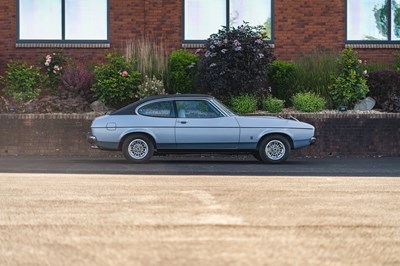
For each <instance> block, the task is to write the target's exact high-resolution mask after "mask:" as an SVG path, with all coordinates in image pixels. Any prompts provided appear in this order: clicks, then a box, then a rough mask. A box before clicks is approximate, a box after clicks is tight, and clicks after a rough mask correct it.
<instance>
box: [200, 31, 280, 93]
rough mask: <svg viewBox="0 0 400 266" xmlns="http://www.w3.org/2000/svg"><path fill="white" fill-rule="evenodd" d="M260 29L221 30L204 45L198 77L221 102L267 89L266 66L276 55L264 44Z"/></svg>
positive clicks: (263, 35)
mask: <svg viewBox="0 0 400 266" xmlns="http://www.w3.org/2000/svg"><path fill="white" fill-rule="evenodd" d="M265 37H266V36H265V31H264V29H263V27H262V26H259V27H252V26H249V25H248V24H244V25H242V26H238V27H237V28H235V27H232V28H227V27H223V28H222V29H221V30H219V31H218V33H216V34H212V35H211V36H210V38H208V39H207V41H206V43H205V53H204V56H203V57H202V59H201V61H200V77H201V81H202V82H203V85H204V86H205V88H206V89H208V90H210V91H211V92H212V93H213V95H215V96H217V97H219V98H221V99H229V98H231V97H232V96H238V95H242V94H244V93H251V94H254V95H256V94H257V93H259V92H261V91H262V90H263V89H266V87H267V85H266V83H267V81H268V75H267V71H266V66H267V65H268V64H270V63H271V62H272V61H273V60H274V59H275V56H274V55H273V52H272V49H271V47H270V46H269V45H268V44H267V43H266V42H265V41H264V39H265Z"/></svg>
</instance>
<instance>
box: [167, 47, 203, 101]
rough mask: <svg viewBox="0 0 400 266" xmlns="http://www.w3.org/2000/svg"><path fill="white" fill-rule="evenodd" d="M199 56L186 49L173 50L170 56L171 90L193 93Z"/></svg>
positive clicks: (169, 85) (169, 86) (169, 78)
mask: <svg viewBox="0 0 400 266" xmlns="http://www.w3.org/2000/svg"><path fill="white" fill-rule="evenodd" d="M198 62H199V57H198V56H197V55H195V54H193V53H190V52H188V51H185V50H178V51H173V52H172V53H171V54H170V56H169V58H168V89H169V91H170V92H179V93H191V92H192V91H193V87H194V84H193V83H194V80H195V78H196V75H197V74H198V73H197V64H198Z"/></svg>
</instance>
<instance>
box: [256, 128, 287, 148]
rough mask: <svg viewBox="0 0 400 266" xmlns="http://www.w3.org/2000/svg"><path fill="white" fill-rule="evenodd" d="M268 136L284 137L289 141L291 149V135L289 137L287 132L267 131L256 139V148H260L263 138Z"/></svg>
mask: <svg viewBox="0 0 400 266" xmlns="http://www.w3.org/2000/svg"><path fill="white" fill-rule="evenodd" d="M270 136H282V137H284V138H285V139H286V140H287V141H288V142H289V145H290V149H291V150H293V149H294V142H293V139H292V137H291V136H290V135H289V134H286V133H282V132H269V133H267V134H265V135H263V136H262V137H261V138H260V139H259V140H258V143H257V150H258V149H259V148H260V144H261V142H262V141H263V140H264V139H266V138H268V137H270Z"/></svg>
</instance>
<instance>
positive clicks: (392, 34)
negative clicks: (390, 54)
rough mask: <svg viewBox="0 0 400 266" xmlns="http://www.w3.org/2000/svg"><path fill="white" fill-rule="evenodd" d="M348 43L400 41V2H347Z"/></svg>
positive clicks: (357, 0)
mask: <svg viewBox="0 0 400 266" xmlns="http://www.w3.org/2000/svg"><path fill="white" fill-rule="evenodd" d="M346 9H347V10H346V12H347V14H346V15H347V21H346V24H347V36H346V39H347V42H349V43H351V42H366V43H368V42H371V43H374V42H375V43H382V42H396V41H400V0H347V5H346Z"/></svg>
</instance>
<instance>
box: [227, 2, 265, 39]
mask: <svg viewBox="0 0 400 266" xmlns="http://www.w3.org/2000/svg"><path fill="white" fill-rule="evenodd" d="M229 5H230V13H229V23H230V25H231V26H235V27H236V26H239V25H242V24H243V22H244V21H245V22H248V23H249V24H250V25H251V26H259V25H261V26H264V28H265V30H266V32H267V36H268V39H271V2H270V1H265V0H230V3H229Z"/></svg>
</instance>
